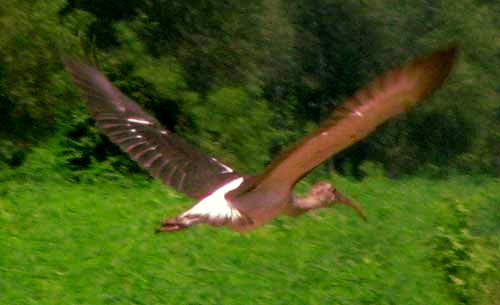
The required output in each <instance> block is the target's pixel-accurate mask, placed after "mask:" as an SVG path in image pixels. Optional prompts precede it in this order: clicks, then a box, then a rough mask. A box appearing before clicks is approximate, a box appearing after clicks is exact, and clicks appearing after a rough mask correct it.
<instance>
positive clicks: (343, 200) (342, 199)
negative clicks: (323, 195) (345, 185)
mask: <svg viewBox="0 0 500 305" xmlns="http://www.w3.org/2000/svg"><path fill="white" fill-rule="evenodd" d="M334 195H335V198H334V203H337V204H345V205H348V206H350V207H351V208H353V209H354V210H356V213H358V215H359V217H361V218H362V219H363V220H364V221H366V213H365V211H364V210H363V208H362V207H361V205H360V204H359V203H357V202H356V201H354V200H352V199H350V198H349V197H346V196H344V195H343V194H342V193H341V192H339V191H337V190H335V192H334Z"/></svg>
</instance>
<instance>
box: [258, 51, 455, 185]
mask: <svg viewBox="0 0 500 305" xmlns="http://www.w3.org/2000/svg"><path fill="white" fill-rule="evenodd" d="M457 50H458V46H456V45H453V46H450V47H448V48H446V49H442V50H438V51H435V52H433V53H431V54H429V55H426V56H421V57H417V58H415V59H413V60H412V61H410V62H409V63H407V64H406V65H405V66H403V67H401V68H396V69H393V70H391V71H389V72H387V73H385V74H383V75H382V76H380V77H378V78H376V79H375V80H373V81H372V82H371V83H370V84H369V85H368V86H367V87H366V88H364V89H362V90H359V91H358V92H357V93H356V94H355V95H354V96H353V97H351V98H350V99H348V100H347V101H346V102H345V103H344V104H343V105H342V106H341V107H340V108H338V109H336V111H335V112H334V113H333V114H332V115H331V116H330V117H329V118H328V119H327V120H326V121H324V122H323V123H322V124H321V125H320V127H319V128H318V129H317V130H316V131H315V132H314V133H312V134H311V135H309V136H306V137H305V138H303V139H301V140H300V141H299V142H297V143H296V144H295V145H293V146H291V147H290V148H289V149H288V150H286V151H284V152H283V153H282V154H281V155H280V156H279V157H278V158H276V159H275V160H273V161H272V162H271V163H270V164H269V166H268V167H267V168H266V170H265V172H264V173H263V174H262V175H261V176H260V177H258V178H257V179H256V180H255V182H254V185H253V186H251V187H252V188H254V187H259V188H264V189H265V188H274V187H275V186H276V185H285V186H286V187H287V188H288V189H289V188H291V187H293V185H294V184H295V183H296V182H297V181H298V180H299V179H300V178H302V177H303V176H304V175H305V174H307V172H309V171H310V170H311V169H313V168H314V167H316V166H318V165H319V164H321V163H322V162H323V161H325V160H326V159H327V158H329V157H331V156H332V155H334V154H335V153H337V152H339V151H341V150H343V149H345V148H347V147H348V146H350V145H352V144H354V143H356V142H357V141H359V140H361V139H363V138H364V137H366V136H367V135H368V134H369V133H371V132H372V131H373V130H375V128H376V127H377V126H379V125H381V124H382V123H384V122H385V121H387V120H388V119H390V118H392V117H394V116H397V115H398V114H401V113H403V112H405V111H408V110H409V109H410V108H412V107H413V106H415V105H416V104H417V103H418V102H419V101H420V100H422V99H423V98H424V97H426V96H428V95H430V94H431V93H432V92H433V91H434V90H435V89H437V88H439V87H440V86H441V85H442V84H443V82H444V81H445V79H446V78H447V77H448V75H449V74H450V71H451V68H452V66H453V63H454V60H455V57H456V53H457Z"/></svg>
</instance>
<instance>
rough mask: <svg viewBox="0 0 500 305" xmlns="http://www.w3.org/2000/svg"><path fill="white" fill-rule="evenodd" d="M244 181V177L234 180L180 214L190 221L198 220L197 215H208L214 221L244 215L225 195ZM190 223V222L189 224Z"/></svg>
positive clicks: (233, 218)
mask: <svg viewBox="0 0 500 305" xmlns="http://www.w3.org/2000/svg"><path fill="white" fill-rule="evenodd" d="M242 182H243V178H242V177H240V178H237V179H235V180H232V181H230V182H228V183H226V184H224V185H223V186H221V187H220V188H218V189H217V190H216V191H215V192H213V193H212V194H210V195H208V196H207V197H205V198H203V199H202V200H201V201H200V202H198V203H197V204H196V205H194V206H193V207H192V208H191V209H189V210H187V211H186V212H184V213H182V214H181V215H180V218H184V217H185V218H186V219H187V220H188V222H189V221H190V220H191V219H192V220H191V222H196V220H197V217H207V218H209V219H210V220H212V221H215V222H218V221H224V220H236V219H238V218H240V217H241V216H242V215H241V213H240V211H238V209H235V208H234V207H232V206H231V203H230V202H228V201H227V200H226V198H225V197H224V196H225V195H226V194H227V193H228V192H229V191H232V190H234V189H235V188H237V187H238V186H240V184H241V183H242ZM188 225H189V224H188Z"/></svg>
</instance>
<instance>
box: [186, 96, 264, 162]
mask: <svg viewBox="0 0 500 305" xmlns="http://www.w3.org/2000/svg"><path fill="white" fill-rule="evenodd" d="M190 113H191V114H192V121H193V124H194V125H195V128H196V131H197V132H195V133H192V134H190V135H188V136H189V138H190V139H191V140H192V141H193V142H195V143H199V144H200V146H201V147H203V148H204V149H205V151H207V152H210V153H212V154H214V155H216V156H218V158H220V159H221V160H223V161H224V162H227V163H228V164H232V165H235V166H237V168H241V169H245V170H252V171H256V170H259V169H261V168H262V167H263V166H264V164H265V163H266V162H267V161H268V160H269V150H270V145H271V140H272V136H273V133H272V129H271V127H270V122H271V118H272V113H271V112H270V111H269V109H268V107H267V102H266V101H265V100H257V99H252V98H251V97H250V96H248V94H247V93H246V92H245V91H244V90H243V89H240V88H222V89H220V90H217V91H215V92H213V93H210V94H209V95H208V96H207V99H206V101H200V103H198V104H197V105H194V106H193V108H192V109H190ZM228 122H230V124H227V123H228Z"/></svg>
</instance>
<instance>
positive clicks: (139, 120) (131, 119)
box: [127, 118, 151, 125]
mask: <svg viewBox="0 0 500 305" xmlns="http://www.w3.org/2000/svg"><path fill="white" fill-rule="evenodd" d="M127 121H129V122H132V123H137V124H142V125H151V122H150V121H146V120H144V119H137V118H128V119H127Z"/></svg>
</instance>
